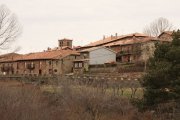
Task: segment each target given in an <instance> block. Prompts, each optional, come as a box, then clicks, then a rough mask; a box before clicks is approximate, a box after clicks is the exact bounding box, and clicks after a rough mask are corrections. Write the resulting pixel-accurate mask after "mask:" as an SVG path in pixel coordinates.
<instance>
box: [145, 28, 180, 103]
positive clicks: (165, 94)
mask: <svg viewBox="0 0 180 120" xmlns="http://www.w3.org/2000/svg"><path fill="white" fill-rule="evenodd" d="M148 67H149V70H148V71H147V74H146V75H145V76H144V77H143V81H142V86H143V87H144V88H145V91H144V100H143V102H144V105H145V106H156V105H157V104H159V103H167V102H170V101H176V102H179V101H180V30H178V31H176V32H174V33H173V41H172V42H171V43H158V44H156V50H155V52H154V56H153V58H150V60H149V64H148Z"/></svg>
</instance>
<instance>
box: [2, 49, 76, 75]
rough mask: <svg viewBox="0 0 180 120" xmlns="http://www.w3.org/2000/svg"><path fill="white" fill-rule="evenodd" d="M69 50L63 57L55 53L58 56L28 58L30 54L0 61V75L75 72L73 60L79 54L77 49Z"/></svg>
mask: <svg viewBox="0 0 180 120" xmlns="http://www.w3.org/2000/svg"><path fill="white" fill-rule="evenodd" d="M52 52H53V51H52ZM68 52H69V53H68V54H67V55H65V56H63V57H62V56H61V55H60V54H59V56H56V54H55V55H54V56H56V58H54V56H53V57H52V58H43V59H42V58H41V57H39V59H38V57H37V58H36V59H34V58H33V59H26V58H28V57H29V56H28V57H26V56H25V57H24V56H21V57H17V58H14V59H13V60H8V61H5V60H3V61H0V68H1V70H0V75H32V76H33V75H34V76H41V75H43V76H49V75H62V74H67V73H71V72H73V61H74V60H75V59H76V58H78V56H79V54H78V53H76V52H75V51H68ZM38 54H41V53H38ZM42 54H43V52H42ZM49 55H50V54H49ZM32 56H33V55H32ZM34 56H36V53H34Z"/></svg>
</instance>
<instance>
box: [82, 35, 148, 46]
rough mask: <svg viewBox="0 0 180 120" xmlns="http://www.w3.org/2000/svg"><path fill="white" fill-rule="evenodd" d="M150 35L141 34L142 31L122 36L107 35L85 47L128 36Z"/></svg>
mask: <svg viewBox="0 0 180 120" xmlns="http://www.w3.org/2000/svg"><path fill="white" fill-rule="evenodd" d="M133 36H134V37H149V36H148V35H145V34H141V33H132V34H127V35H122V36H110V37H107V38H105V39H101V40H98V41H96V42H92V43H90V44H88V45H86V46H84V47H88V46H98V45H102V44H107V43H111V42H114V41H117V40H120V39H124V38H128V37H133Z"/></svg>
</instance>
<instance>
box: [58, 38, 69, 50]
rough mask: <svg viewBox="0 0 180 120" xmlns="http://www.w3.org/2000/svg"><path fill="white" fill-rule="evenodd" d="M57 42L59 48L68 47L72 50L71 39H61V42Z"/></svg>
mask: <svg viewBox="0 0 180 120" xmlns="http://www.w3.org/2000/svg"><path fill="white" fill-rule="evenodd" d="M58 42H59V47H60V48H62V47H69V48H72V40H71V39H66V38H64V39H61V40H58Z"/></svg>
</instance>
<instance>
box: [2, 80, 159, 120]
mask: <svg viewBox="0 0 180 120" xmlns="http://www.w3.org/2000/svg"><path fill="white" fill-rule="evenodd" d="M2 85H3V86H4V87H3V86H2ZM0 86H1V87H0V96H1V97H0V116H1V120H152V119H155V118H153V113H152V112H145V113H141V112H139V111H138V109H137V108H136V107H134V106H133V105H132V104H131V103H130V101H129V99H127V98H124V97H119V96H115V95H113V94H106V93H105V92H102V91H101V90H97V89H88V87H78V89H77V87H76V90H75V89H74V87H75V84H72V82H71V81H69V80H66V79H65V80H64V81H63V80H61V81H60V82H59V83H58V84H57V83H56V86H55V87H54V89H56V90H54V92H53V93H49V92H42V91H41V90H40V89H39V87H37V86H34V85H27V84H24V85H22V84H21V83H18V82H12V83H11V82H0ZM57 87H60V88H61V89H60V90H59V89H57ZM159 112H160V110H159ZM154 117H155V116H154ZM161 118H162V116H160V115H159V116H158V119H155V120H162V119H161Z"/></svg>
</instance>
